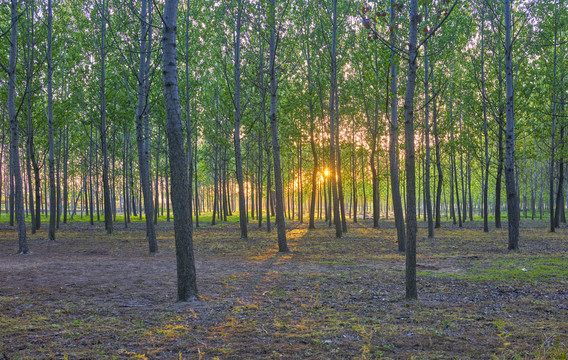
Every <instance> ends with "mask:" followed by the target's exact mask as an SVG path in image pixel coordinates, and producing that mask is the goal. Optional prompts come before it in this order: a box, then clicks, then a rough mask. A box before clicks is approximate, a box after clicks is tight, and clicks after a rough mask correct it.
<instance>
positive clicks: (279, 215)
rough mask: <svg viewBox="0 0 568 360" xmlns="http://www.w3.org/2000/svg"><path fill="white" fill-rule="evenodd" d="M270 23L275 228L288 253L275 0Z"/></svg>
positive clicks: (272, 1) (281, 243)
mask: <svg viewBox="0 0 568 360" xmlns="http://www.w3.org/2000/svg"><path fill="white" fill-rule="evenodd" d="M268 19H269V23H270V57H269V59H270V60H269V65H268V73H269V76H270V113H269V115H268V118H269V119H270V130H271V133H272V156H273V159H274V182H275V187H276V228H277V230H278V251H279V252H288V251H289V250H288V244H287V241H286V224H285V222H284V198H283V193H282V173H281V166H280V142H279V138H278V122H277V119H276V111H277V100H278V99H277V95H278V81H277V77H276V46H277V41H276V0H270V4H269V5H268Z"/></svg>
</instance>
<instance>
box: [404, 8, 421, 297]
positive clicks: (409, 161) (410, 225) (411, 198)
mask: <svg viewBox="0 0 568 360" xmlns="http://www.w3.org/2000/svg"><path fill="white" fill-rule="evenodd" d="M418 17H419V14H418V0H411V1H410V32H409V41H408V45H409V48H408V49H409V50H408V58H409V59H408V75H407V83H406V94H405V97H404V122H405V126H404V128H405V129H404V130H405V142H406V148H405V150H406V151H405V157H406V164H405V167H406V189H407V190H406V198H407V210H406V232H407V234H406V235H407V238H406V298H407V299H416V298H417V296H418V295H417V289H416V231H417V223H416V179H415V177H416V172H415V171H416V170H415V161H416V159H415V154H414V90H415V87H416V70H417V68H418V64H417V57H418V49H417V46H416V44H417V28H418Z"/></svg>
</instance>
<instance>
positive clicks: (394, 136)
mask: <svg viewBox="0 0 568 360" xmlns="http://www.w3.org/2000/svg"><path fill="white" fill-rule="evenodd" d="M394 5H395V0H391V2H390V14H391V18H390V20H391V28H392V29H393V31H391V33H390V43H391V46H392V48H393V50H392V53H391V59H390V61H391V74H390V76H391V91H390V92H391V116H390V131H389V162H390V174H391V188H392V206H393V210H394V222H395V226H396V234H397V241H398V251H404V249H405V247H406V236H405V233H404V215H403V213H402V200H401V197H400V180H399V173H398V171H399V170H398V154H397V151H396V148H397V144H398V109H397V108H398V96H397V92H398V86H397V77H396V76H397V75H396V72H397V69H396V68H397V65H396V61H395V60H396V59H395V50H394V48H395V46H396V44H395V42H396V34H395V31H394V29H395V28H396V24H395V7H394Z"/></svg>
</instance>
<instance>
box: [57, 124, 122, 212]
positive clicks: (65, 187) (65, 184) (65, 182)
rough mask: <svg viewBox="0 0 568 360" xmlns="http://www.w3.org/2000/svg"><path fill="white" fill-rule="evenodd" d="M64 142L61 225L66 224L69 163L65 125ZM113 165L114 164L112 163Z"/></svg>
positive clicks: (67, 137)
mask: <svg viewBox="0 0 568 360" xmlns="http://www.w3.org/2000/svg"><path fill="white" fill-rule="evenodd" d="M64 134H65V136H64V140H63V143H64V145H63V223H67V209H68V197H69V189H68V186H69V184H68V176H67V173H68V169H67V164H68V163H69V124H65V130H64ZM113 163H114V162H113Z"/></svg>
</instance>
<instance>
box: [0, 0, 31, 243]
mask: <svg viewBox="0 0 568 360" xmlns="http://www.w3.org/2000/svg"><path fill="white" fill-rule="evenodd" d="M10 15H11V24H10V25H11V27H12V30H11V32H10V58H9V60H8V61H9V62H8V67H6V66H5V65H4V64H2V63H0V65H1V66H2V69H4V70H5V71H6V72H7V73H8V116H9V118H10V169H11V172H12V175H11V176H10V178H11V179H12V178H13V179H14V187H15V189H14V193H15V197H14V200H15V205H16V206H15V211H16V221H17V222H18V253H20V254H27V253H28V252H29V251H30V250H29V248H28V242H27V238H26V218H25V213H24V211H25V209H24V189H23V183H22V172H21V169H20V154H19V149H20V147H19V144H18V139H19V134H18V132H19V130H18V118H17V114H16V61H17V57H18V1H17V0H12V2H11V10H10Z"/></svg>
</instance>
